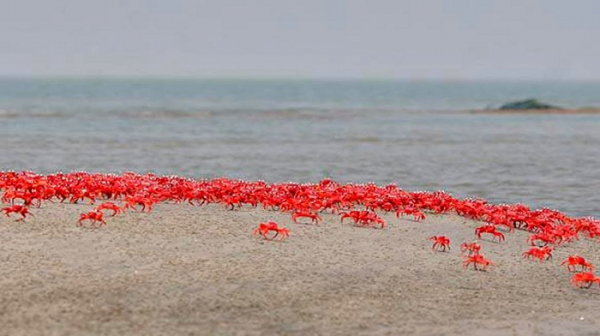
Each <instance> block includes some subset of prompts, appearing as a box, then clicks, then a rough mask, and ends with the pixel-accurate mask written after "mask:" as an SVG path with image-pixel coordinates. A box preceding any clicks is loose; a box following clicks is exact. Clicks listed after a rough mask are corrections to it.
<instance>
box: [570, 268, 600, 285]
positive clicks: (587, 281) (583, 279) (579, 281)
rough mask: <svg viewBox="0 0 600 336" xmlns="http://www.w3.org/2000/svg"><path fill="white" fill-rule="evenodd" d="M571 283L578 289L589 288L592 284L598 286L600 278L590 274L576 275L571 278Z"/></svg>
mask: <svg viewBox="0 0 600 336" xmlns="http://www.w3.org/2000/svg"><path fill="white" fill-rule="evenodd" d="M571 283H572V284H573V286H575V287H578V288H590V287H592V285H593V284H594V283H597V284H598V285H599V286H600V277H597V276H595V275H594V273H592V272H586V273H576V274H575V275H573V276H572V277H571Z"/></svg>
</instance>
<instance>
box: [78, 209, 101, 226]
mask: <svg viewBox="0 0 600 336" xmlns="http://www.w3.org/2000/svg"><path fill="white" fill-rule="evenodd" d="M103 216H104V214H103V213H102V212H101V211H90V212H88V213H82V214H81V215H79V221H78V222H77V224H78V225H79V226H83V221H85V220H89V221H91V222H92V223H96V222H99V223H100V226H102V225H104V224H106V222H105V221H104V219H102V217H103Z"/></svg>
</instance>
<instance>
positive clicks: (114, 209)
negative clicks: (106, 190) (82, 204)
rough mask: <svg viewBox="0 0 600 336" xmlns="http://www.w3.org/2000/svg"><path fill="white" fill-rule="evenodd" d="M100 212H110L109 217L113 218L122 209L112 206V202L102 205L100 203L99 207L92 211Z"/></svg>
mask: <svg viewBox="0 0 600 336" xmlns="http://www.w3.org/2000/svg"><path fill="white" fill-rule="evenodd" d="M102 210H111V211H112V212H113V213H112V214H111V217H114V216H116V215H117V214H119V213H120V212H121V211H123V209H121V207H119V206H118V205H116V204H114V203H113V202H104V203H102V204H100V205H99V206H97V207H95V208H94V211H96V212H100V211H102Z"/></svg>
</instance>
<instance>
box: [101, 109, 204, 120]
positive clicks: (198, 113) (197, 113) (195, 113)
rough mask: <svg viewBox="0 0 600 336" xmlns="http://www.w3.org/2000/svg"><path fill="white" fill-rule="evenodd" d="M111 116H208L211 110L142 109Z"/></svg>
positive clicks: (151, 117) (113, 113) (152, 117)
mask: <svg viewBox="0 0 600 336" xmlns="http://www.w3.org/2000/svg"><path fill="white" fill-rule="evenodd" d="M110 114H111V115H112V116H116V117H126V118H133V119H135V118H144V119H145V118H149V119H154V118H156V119H161V118H208V117H212V116H213V112H211V111H173V110H144V111H118V112H111V113H110Z"/></svg>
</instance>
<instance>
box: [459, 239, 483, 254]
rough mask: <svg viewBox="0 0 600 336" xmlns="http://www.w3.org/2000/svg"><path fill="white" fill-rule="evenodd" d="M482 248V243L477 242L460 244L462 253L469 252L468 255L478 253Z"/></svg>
mask: <svg viewBox="0 0 600 336" xmlns="http://www.w3.org/2000/svg"><path fill="white" fill-rule="evenodd" d="M480 250H481V245H479V244H477V242H472V243H462V244H461V245H460V251H461V252H462V253H468V256H469V257H470V256H474V255H478V254H479V251H480Z"/></svg>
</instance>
